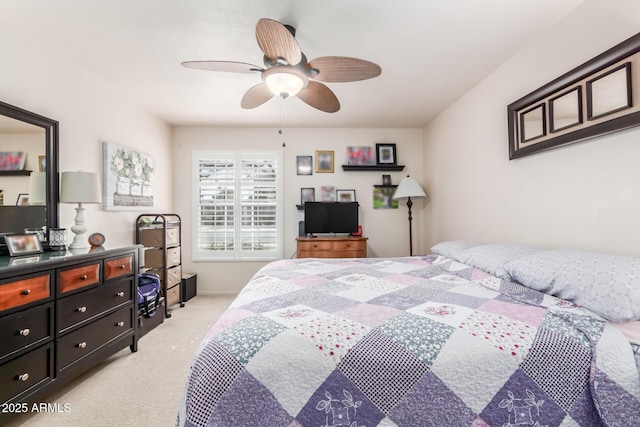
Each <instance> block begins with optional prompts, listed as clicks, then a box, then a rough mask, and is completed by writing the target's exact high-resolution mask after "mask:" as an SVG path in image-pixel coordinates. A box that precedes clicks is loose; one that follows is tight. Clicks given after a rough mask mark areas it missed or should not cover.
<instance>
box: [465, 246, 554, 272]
mask: <svg viewBox="0 0 640 427" xmlns="http://www.w3.org/2000/svg"><path fill="white" fill-rule="evenodd" d="M541 250H542V248H539V247H537V246H531V245H525V244H522V243H491V244H488V245H479V246H475V247H472V248H469V249H466V250H464V251H462V253H460V255H459V259H458V261H460V262H462V263H464V264H467V265H470V266H472V267H475V268H479V269H480V270H484V271H486V272H487V273H489V274H493V275H494V276H496V277H499V278H501V279H509V274H508V273H507V272H506V271H505V270H504V268H503V267H504V265H505V264H506V263H507V262H509V261H512V260H514V259H517V258H519V257H521V256H524V255H529V254H532V253H535V252H539V251H541Z"/></svg>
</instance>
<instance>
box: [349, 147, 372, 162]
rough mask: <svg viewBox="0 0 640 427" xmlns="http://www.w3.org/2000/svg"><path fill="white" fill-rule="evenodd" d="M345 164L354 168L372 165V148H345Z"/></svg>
mask: <svg viewBox="0 0 640 427" xmlns="http://www.w3.org/2000/svg"><path fill="white" fill-rule="evenodd" d="M347 164H348V165H355V166H364V165H374V164H375V158H374V157H373V148H372V147H347Z"/></svg>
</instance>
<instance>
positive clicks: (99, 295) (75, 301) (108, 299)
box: [56, 279, 132, 334]
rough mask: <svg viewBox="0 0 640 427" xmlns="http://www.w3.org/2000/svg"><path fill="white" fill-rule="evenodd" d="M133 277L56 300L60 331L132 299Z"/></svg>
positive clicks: (62, 332)
mask: <svg viewBox="0 0 640 427" xmlns="http://www.w3.org/2000/svg"><path fill="white" fill-rule="evenodd" d="M131 282H132V279H125V280H120V281H117V282H113V283H109V284H107V285H103V286H100V287H98V288H95V289H89V290H87V291H85V292H81V293H79V294H76V295H73V296H69V297H67V298H62V299H60V300H58V301H56V305H57V307H56V314H57V317H58V333H59V334H64V333H65V332H67V331H68V330H69V329H71V328H73V327H75V326H77V325H80V324H81V323H84V322H87V321H89V320H91V319H93V318H95V317H96V316H99V315H100V314H102V313H104V312H106V311H108V310H110V309H112V308H115V307H118V306H120V305H122V304H125V303H127V302H130V301H131V300H132V295H131V289H132V283H131Z"/></svg>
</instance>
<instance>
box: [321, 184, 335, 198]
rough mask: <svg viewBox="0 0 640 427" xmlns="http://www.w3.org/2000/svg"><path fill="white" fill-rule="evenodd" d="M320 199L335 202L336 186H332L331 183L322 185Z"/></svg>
mask: <svg viewBox="0 0 640 427" xmlns="http://www.w3.org/2000/svg"><path fill="white" fill-rule="evenodd" d="M320 201H321V202H335V201H336V187H334V186H333V185H323V186H322V187H320Z"/></svg>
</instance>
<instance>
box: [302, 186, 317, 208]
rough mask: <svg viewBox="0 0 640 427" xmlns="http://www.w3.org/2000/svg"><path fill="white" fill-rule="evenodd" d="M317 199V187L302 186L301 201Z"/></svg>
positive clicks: (303, 202)
mask: <svg viewBox="0 0 640 427" xmlns="http://www.w3.org/2000/svg"><path fill="white" fill-rule="evenodd" d="M315 201H316V189H315V188H301V189H300V203H301V204H303V205H304V204H305V203H307V202H315Z"/></svg>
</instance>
